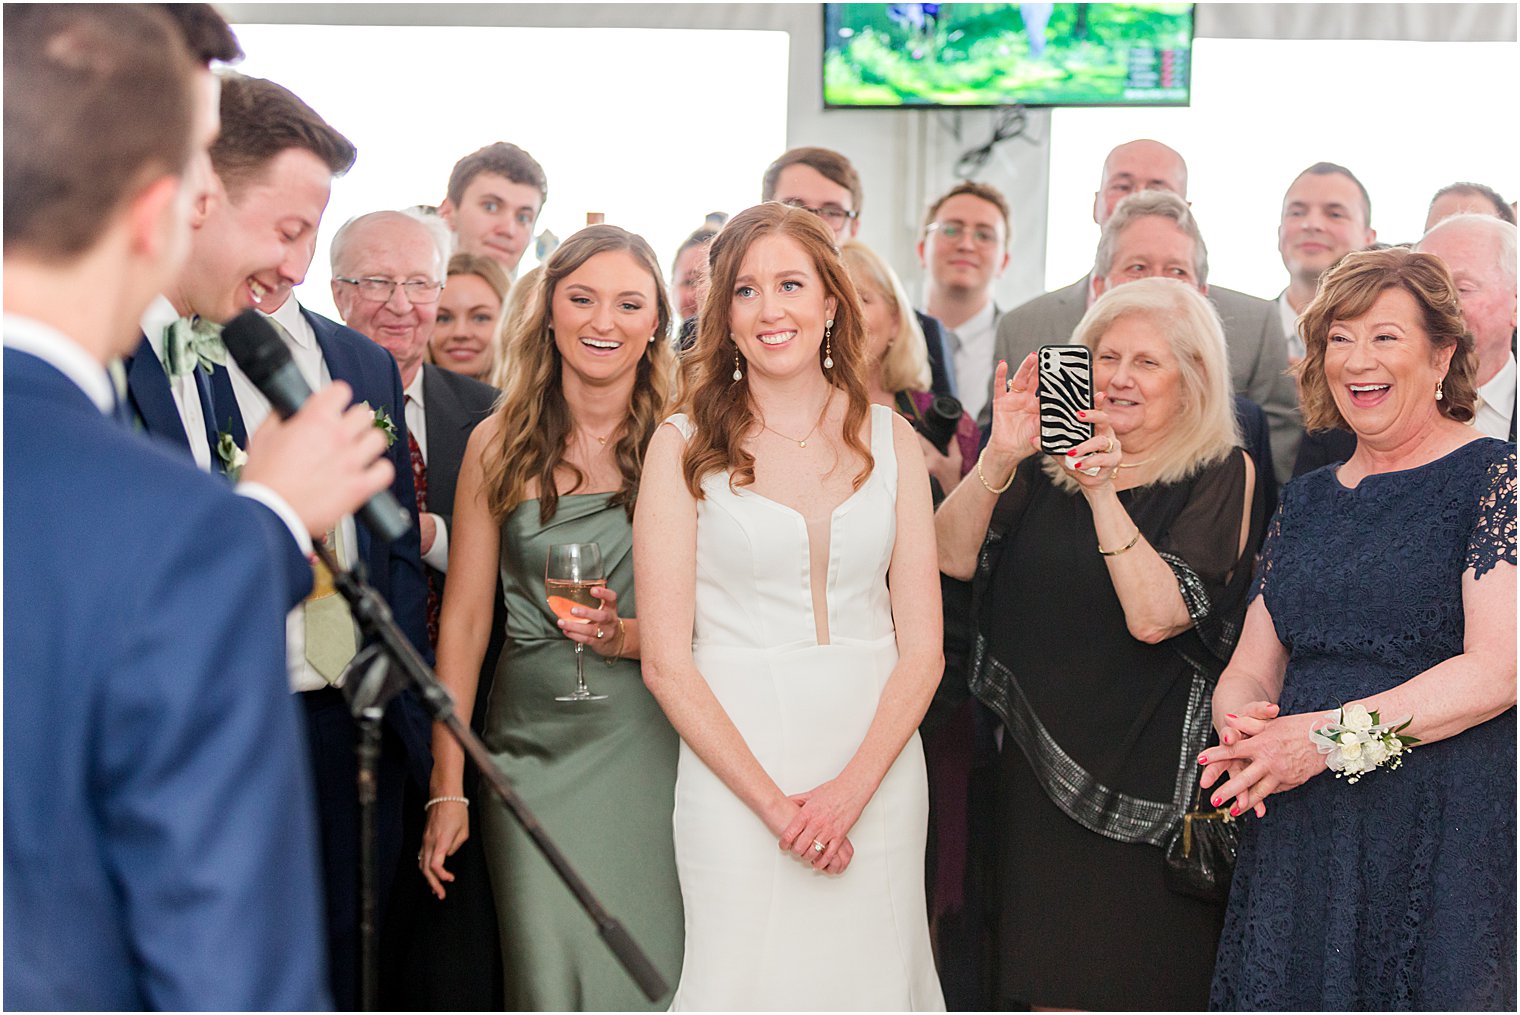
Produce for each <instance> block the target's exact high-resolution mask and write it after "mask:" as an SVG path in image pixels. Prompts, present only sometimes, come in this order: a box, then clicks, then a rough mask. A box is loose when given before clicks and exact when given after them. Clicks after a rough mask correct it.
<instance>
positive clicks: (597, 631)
mask: <svg viewBox="0 0 1520 1015" xmlns="http://www.w3.org/2000/svg"><path fill="white" fill-rule="evenodd" d="M596 636H597V637H598V638H600V637H601V636H602V629H601V628H600V627H599V628H597V629H596Z"/></svg>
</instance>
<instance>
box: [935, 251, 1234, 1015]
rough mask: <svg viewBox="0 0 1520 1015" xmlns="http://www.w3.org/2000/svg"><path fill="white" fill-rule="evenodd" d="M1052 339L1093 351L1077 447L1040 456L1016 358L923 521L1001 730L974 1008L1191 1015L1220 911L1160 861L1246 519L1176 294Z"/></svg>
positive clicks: (1029, 381) (1154, 285) (1223, 378)
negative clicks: (980, 443) (983, 995)
mask: <svg viewBox="0 0 1520 1015" xmlns="http://www.w3.org/2000/svg"><path fill="white" fill-rule="evenodd" d="M1071 341H1072V343H1073V344H1080V345H1085V346H1087V347H1088V348H1089V349H1090V350H1092V359H1093V390H1094V393H1095V394H1094V400H1095V406H1094V408H1092V409H1089V410H1085V411H1084V412H1083V413H1082V414H1081V415H1082V416H1083V417H1084V418H1085V420H1086V421H1087V422H1089V423H1091V424H1092V425H1093V427H1094V435H1093V436H1092V437H1091V438H1089V439H1088V440H1086V441H1084V442H1082V443H1081V444H1078V445H1077V446H1076V447H1075V448H1073V449H1072V450H1071V451H1069V452H1067V453H1066V454H1062V455H1058V456H1050V455H1045V454H1042V453H1040V452H1039V429H1040V413H1039V401H1038V397H1037V394H1036V390H1035V389H1036V383H1035V381H1036V366H1035V360H1036V354H1033V353H1031V354H1030V355H1029V356H1028V357H1026V358H1025V360H1024V362H1023V364H1021V365H1020V366H1019V368H1018V370H1017V372H1016V373H1015V374H1014V375H1013V378H1012V381H1011V383H1009V382H1007V377H1008V364H1006V363H1004V364H999V366H998V368H997V372H996V375H995V382H994V384H993V391H994V392H996V393H997V394H996V396H995V398H994V401H993V421H992V434H991V436H990V438H989V440H988V442H987V447H986V449H985V450H984V451H983V453H982V455H981V458H980V459H979V460H978V461H977V463H976V466H975V468H974V470H973V471H974V472H975V474H976V475H975V477H974V478H968V479H967V480H966V481H965V482H964V483H962V484H961V485H960V486H959V487H957V488H956V490H955V492H954V493H952V494H951V495H950V496H949V497H948V498H946V500H945V502H944V504H943V505H941V506H940V509H939V512H938V514H937V515H936V517H935V527H936V531H937V533H938V536H939V555H940V567H941V569H942V570H943V571H944V572H945V573H946V574H949V575H952V576H954V577H957V578H965V579H972V580H973V585H974V588H975V596H976V603H977V607H976V609H975V612H974V623H975V625H976V635H975V639H976V642H975V647H974V650H973V652H972V658H973V660H974V664H973V666H972V669H971V672H970V675H969V680H970V686H971V691H972V693H973V694H975V695H976V696H977V697H978V698H979V699H980V700H981V701H982V702H983V703H984V704H985V705H987V707H988V708H990V709H991V710H992V711H993V713H995V714H996V716H997V718H998V719H999V720H1000V721H1001V723H1002V726H1003V729H1004V732H1005V736H1004V740H1003V747H1002V751H1001V753H1000V754H999V756H998V760H997V772H996V779H997V783H998V791H999V799H998V804H997V811H996V823H995V828H996V832H997V842H996V843H995V847H994V848H995V851H996V855H997V871H998V873H997V886H998V894H999V897H998V898H997V899H996V900H995V906H996V920H997V948H996V952H995V954H994V955H993V958H992V962H993V977H994V984H995V990H996V1002H997V1004H998V1005H999V1006H1001V1005H1004V1004H1012V1005H1014V1006H1023V1007H1026V1008H1028V1007H1039V1008H1080V1009H1088V1010H1101V1009H1111V1008H1129V1009H1136V1008H1138V1009H1141V1010H1147V1009H1152V1010H1163V1009H1169V1010H1183V1011H1186V1010H1197V1009H1199V1008H1202V1007H1203V1006H1204V1005H1205V1004H1206V1003H1207V1001H1208V989H1209V976H1210V974H1211V972H1212V970H1213V954H1214V942H1215V940H1216V939H1217V937H1218V934H1219V926H1220V923H1221V920H1222V918H1223V906H1222V905H1221V904H1220V903H1219V902H1208V901H1203V900H1200V899H1197V898H1190V897H1187V896H1184V895H1181V894H1177V893H1175V892H1173V891H1171V890H1169V889H1168V887H1167V885H1166V882H1165V879H1164V877H1163V852H1164V847H1165V845H1166V844H1167V842H1168V841H1169V840H1170V839H1171V837H1172V836H1174V835H1177V834H1178V833H1179V831H1180V829H1181V826H1182V816H1183V813H1184V812H1185V811H1187V810H1188V809H1189V808H1190V807H1191V806H1192V804H1193V799H1194V796H1195V795H1196V793H1197V789H1196V787H1197V784H1198V779H1197V775H1196V771H1195V769H1196V766H1194V765H1193V764H1192V763H1191V762H1192V759H1193V758H1195V757H1196V756H1197V754H1198V752H1199V751H1201V750H1203V748H1204V747H1205V746H1206V740H1205V738H1206V737H1207V735H1208V733H1209V729H1208V714H1209V713H1208V703H1209V693H1210V691H1211V690H1212V687H1213V683H1214V680H1215V679H1216V678H1217V676H1218V674H1219V672H1220V671H1221V670H1223V668H1224V664H1225V660H1227V659H1228V658H1229V653H1230V649H1231V648H1232V647H1233V645H1234V638H1235V635H1236V634H1237V633H1238V631H1239V625H1240V620H1241V617H1242V616H1243V615H1244V612H1245V599H1246V592H1247V589H1248V587H1249V582H1250V577H1251V560H1252V555H1253V554H1254V553H1255V550H1256V546H1257V544H1258V543H1259V542H1260V539H1261V530H1262V526H1263V522H1264V519H1263V517H1262V511H1261V509H1260V506H1259V501H1257V499H1256V498H1254V497H1253V495H1252V493H1253V487H1254V483H1255V475H1254V470H1253V468H1252V465H1251V461H1250V459H1249V457H1248V456H1247V455H1246V454H1245V452H1244V451H1242V450H1241V449H1240V447H1239V444H1240V437H1239V434H1238V431H1237V427H1236V423H1235V414H1234V405H1233V396H1232V392H1231V390H1230V373H1229V367H1228V360H1227V359H1226V353H1225V344H1224V333H1223V330H1222V329H1221V327H1220V324H1219V318H1218V316H1217V315H1216V314H1215V312H1214V310H1213V308H1212V307H1211V306H1210V305H1209V304H1208V302H1207V301H1206V300H1204V298H1203V297H1202V296H1200V295H1199V293H1198V291H1197V290H1196V289H1194V288H1193V287H1192V286H1189V285H1185V284H1183V283H1180V282H1176V281H1173V280H1171V279H1163V278H1156V279H1141V280H1137V281H1134V282H1127V283H1125V284H1124V285H1121V286H1116V287H1115V288H1113V289H1111V290H1110V291H1108V292H1107V293H1105V294H1104V295H1103V296H1102V297H1100V298H1099V299H1098V300H1097V301H1096V302H1095V303H1094V304H1093V305H1092V307H1091V308H1090V309H1089V310H1088V312H1087V314H1086V316H1084V317H1083V318H1082V321H1081V323H1080V324H1079V325H1078V326H1077V330H1076V333H1075V334H1074V335H1073V336H1072V340H1071ZM1074 941H1080V942H1081V943H1082V944H1081V947H1080V948H1074V947H1072V943H1073V942H1074Z"/></svg>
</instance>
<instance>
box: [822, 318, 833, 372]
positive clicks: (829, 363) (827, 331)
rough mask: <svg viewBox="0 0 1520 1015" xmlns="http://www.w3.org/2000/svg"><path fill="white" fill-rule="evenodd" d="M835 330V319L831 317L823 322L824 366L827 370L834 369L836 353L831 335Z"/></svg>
mask: <svg viewBox="0 0 1520 1015" xmlns="http://www.w3.org/2000/svg"><path fill="white" fill-rule="evenodd" d="M833 330H834V319H833V318H832V317H830V318H829V319H828V320H827V321H824V322H823V368H824V369H825V370H832V369H834V355H833V353H832V351H831V350H832V348H833V346H832V345H831V343H830V335H831V334H832V333H833Z"/></svg>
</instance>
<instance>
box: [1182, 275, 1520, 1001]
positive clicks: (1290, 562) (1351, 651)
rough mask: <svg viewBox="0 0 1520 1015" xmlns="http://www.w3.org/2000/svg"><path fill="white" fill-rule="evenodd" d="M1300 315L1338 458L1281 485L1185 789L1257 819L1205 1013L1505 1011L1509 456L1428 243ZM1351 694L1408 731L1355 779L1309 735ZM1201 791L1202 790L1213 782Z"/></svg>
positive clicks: (1328, 283)
mask: <svg viewBox="0 0 1520 1015" xmlns="http://www.w3.org/2000/svg"><path fill="white" fill-rule="evenodd" d="M1301 327H1302V328H1303V331H1304V337H1305V339H1306V340H1307V345H1308V355H1307V357H1306V358H1305V360H1304V364H1303V367H1302V372H1301V375H1300V380H1301V384H1302V395H1303V405H1304V422H1305V425H1306V426H1308V427H1310V428H1315V427H1325V426H1329V425H1337V426H1343V427H1347V428H1349V429H1350V430H1352V431H1353V432H1354V433H1355V435H1356V438H1357V443H1356V451H1355V453H1353V454H1352V456H1351V457H1350V459H1349V460H1347V461H1346V462H1344V463H1336V464H1332V465H1329V466H1326V467H1324V468H1322V469H1319V470H1317V471H1315V472H1312V473H1309V474H1308V475H1306V476H1304V477H1302V478H1300V479H1297V480H1295V481H1294V482H1293V483H1291V484H1290V485H1289V486H1288V487H1287V489H1286V490H1285V491H1284V494H1283V502H1282V506H1281V508H1280V509H1279V511H1278V514H1277V517H1276V518H1275V519H1274V520H1273V523H1272V525H1271V527H1270V530H1269V532H1268V536H1267V542H1266V545H1265V547H1264V548H1263V551H1262V556H1261V562H1260V566H1259V568H1258V572H1259V578H1258V585H1257V591H1258V593H1259V595H1258V596H1257V598H1256V599H1255V600H1254V601H1253V602H1252V604H1251V607H1250V610H1249V611H1248V613H1247V616H1246V625H1245V630H1244V632H1243V634H1242V635H1241V639H1240V645H1239V648H1238V649H1237V650H1236V652H1235V655H1234V657H1233V658H1232V660H1231V662H1230V666H1229V668H1228V669H1227V670H1226V671H1225V673H1224V675H1223V676H1222V677H1221V678H1220V681H1219V686H1218V689H1217V690H1216V691H1215V693H1214V705H1213V707H1214V717H1215V726H1216V728H1217V729H1218V730H1219V732H1220V737H1221V740H1222V741H1223V746H1220V747H1215V748H1210V749H1209V750H1207V751H1205V752H1204V754H1203V756H1202V757H1200V761H1201V762H1203V763H1204V764H1205V770H1204V779H1203V784H1204V785H1205V786H1206V787H1215V788H1214V789H1213V791H1212V799H1213V800H1214V801H1216V802H1223V803H1224V804H1226V805H1229V806H1231V807H1232V809H1234V810H1236V811H1237V812H1240V813H1244V812H1245V811H1246V810H1254V811H1255V812H1256V814H1257V815H1258V818H1257V819H1253V820H1249V821H1248V822H1247V824H1246V826H1245V828H1244V831H1243V839H1242V843H1241V850H1240V858H1239V862H1238V864H1237V866H1236V870H1235V881H1234V885H1233V888H1232V891H1231V894H1230V902H1229V911H1228V915H1227V918H1226V924H1225V930H1224V934H1223V936H1222V937H1221V939H1220V945H1219V956H1218V963H1217V965H1216V967H1215V973H1214V986H1213V994H1212V997H1211V1005H1212V1006H1213V1007H1215V1008H1222V1009H1324V1008H1331V1009H1388V1010H1395V1009H1426V1008H1441V1009H1505V1010H1510V1011H1513V1010H1514V1008H1515V889H1516V881H1515V831H1516V828H1515V732H1516V730H1515V446H1514V445H1513V444H1508V443H1505V442H1501V441H1497V440H1494V439H1492V438H1488V437H1483V436H1481V435H1479V434H1477V433H1475V432H1474V430H1473V429H1472V428H1471V427H1470V426H1467V425H1465V423H1466V422H1467V421H1468V420H1470V419H1471V418H1472V415H1473V407H1474V403H1475V400H1476V393H1475V390H1474V387H1473V370H1474V367H1475V365H1476V359H1475V357H1474V354H1473V351H1472V337H1471V335H1469V334H1468V333H1467V332H1466V331H1465V330H1464V328H1463V324H1462V320H1461V316H1460V308H1459V304H1458V301H1457V295H1456V292H1455V287H1454V285H1453V283H1452V281H1451V277H1450V275H1448V274H1447V271H1446V269H1445V267H1444V265H1443V264H1442V263H1441V262H1440V260H1438V259H1437V258H1435V257H1433V256H1432V255H1429V254H1417V253H1410V252H1409V251H1407V250H1402V249H1399V248H1394V249H1390V250H1383V251H1376V252H1364V253H1355V254H1351V255H1348V256H1347V257H1346V258H1345V259H1344V260H1343V261H1341V262H1340V264H1339V265H1337V266H1336V267H1335V268H1334V269H1332V270H1331V271H1330V272H1329V273H1328V274H1327V275H1326V276H1325V277H1324V279H1323V280H1322V281H1321V283H1320V291H1319V295H1318V296H1317V297H1316V298H1315V300H1314V302H1313V303H1312V304H1311V305H1310V306H1309V308H1308V309H1307V310H1306V311H1305V313H1304V316H1303V319H1302V324H1301ZM1351 703H1358V704H1361V705H1364V706H1365V707H1366V708H1368V709H1369V710H1378V711H1380V712H1381V716H1382V718H1383V719H1384V720H1399V721H1401V720H1402V719H1403V718H1404V717H1406V716H1410V717H1413V721H1412V723H1411V725H1410V726H1409V728H1408V729H1406V730H1405V731H1404V732H1405V733H1406V734H1409V735H1413V736H1416V737H1418V738H1420V740H1421V743H1420V745H1419V746H1417V747H1416V748H1415V749H1414V750H1413V751H1412V753H1410V754H1409V755H1408V756H1407V757H1406V758H1405V759H1404V762H1403V764H1402V766H1401V767H1399V768H1397V769H1396V770H1390V769H1388V768H1384V769H1381V770H1378V771H1374V772H1372V773H1369V774H1368V775H1367V776H1366V777H1365V778H1363V779H1362V780H1361V781H1359V782H1357V783H1356V784H1354V785H1353V784H1350V783H1348V782H1347V781H1346V780H1345V779H1337V778H1335V777H1334V776H1333V775H1331V774H1327V772H1326V759H1325V756H1324V755H1322V754H1321V753H1320V752H1319V751H1318V750H1317V749H1316V747H1315V746H1314V745H1313V744H1312V743H1311V742H1310V740H1309V731H1310V729H1311V728H1318V727H1320V726H1323V725H1324V724H1325V723H1326V721H1327V720H1326V713H1327V712H1333V710H1335V709H1337V708H1339V707H1341V706H1343V705H1346V704H1351ZM1216 781H1217V783H1218V785H1217V786H1215V783H1216Z"/></svg>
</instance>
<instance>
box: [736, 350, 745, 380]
mask: <svg viewBox="0 0 1520 1015" xmlns="http://www.w3.org/2000/svg"><path fill="white" fill-rule="evenodd" d="M734 380H736V381H742V380H744V371H743V370H740V369H739V346H738V345H737V344H735V345H734Z"/></svg>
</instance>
